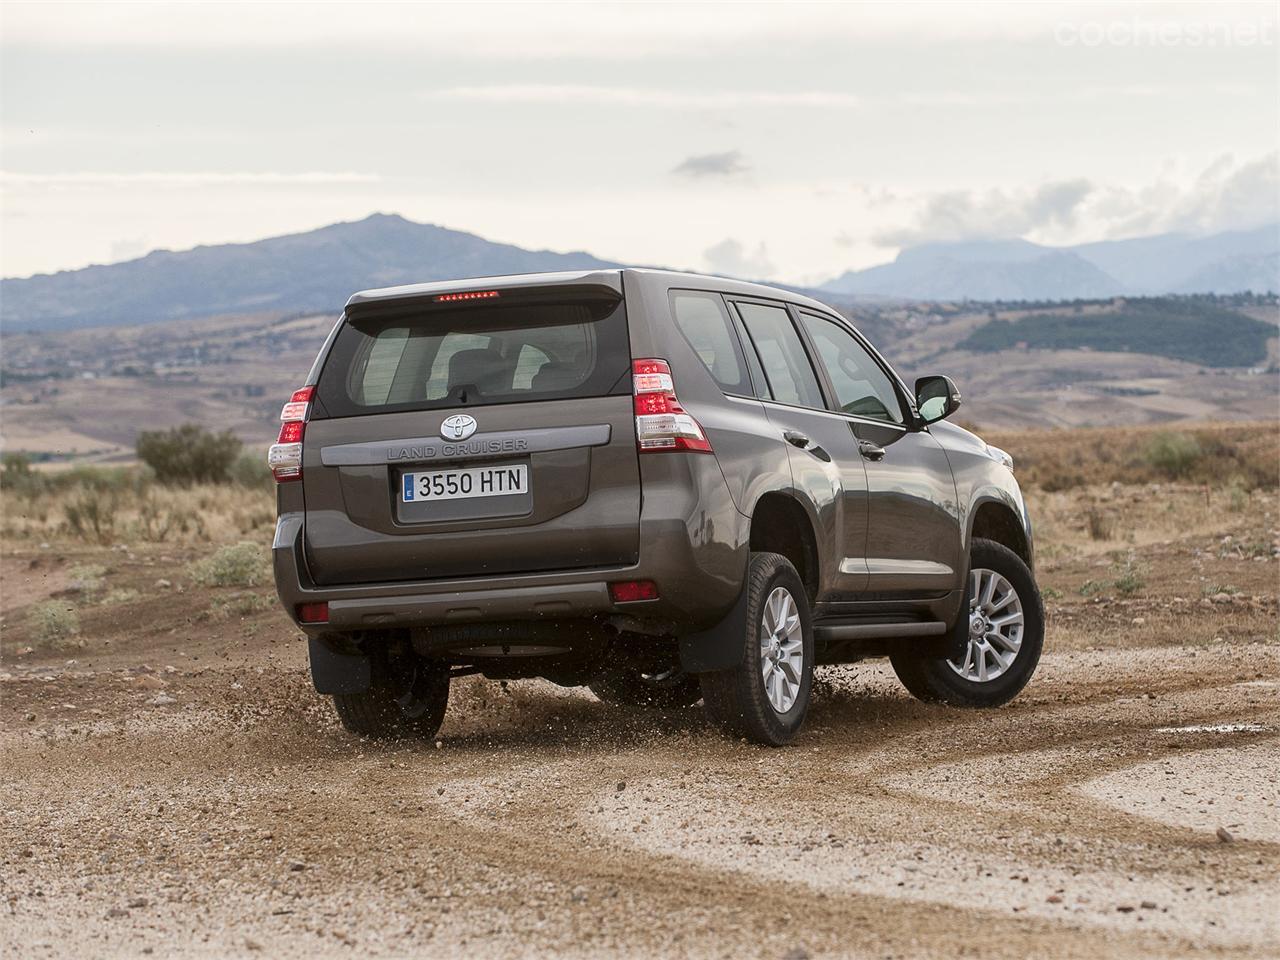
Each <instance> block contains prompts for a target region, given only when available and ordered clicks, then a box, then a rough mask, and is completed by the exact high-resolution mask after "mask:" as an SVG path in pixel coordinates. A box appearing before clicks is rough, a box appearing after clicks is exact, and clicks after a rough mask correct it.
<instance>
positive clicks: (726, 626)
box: [680, 585, 747, 673]
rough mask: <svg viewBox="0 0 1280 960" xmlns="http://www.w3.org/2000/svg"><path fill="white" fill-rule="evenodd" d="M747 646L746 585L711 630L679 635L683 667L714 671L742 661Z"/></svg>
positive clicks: (681, 666)
mask: <svg viewBox="0 0 1280 960" xmlns="http://www.w3.org/2000/svg"><path fill="white" fill-rule="evenodd" d="M746 650H747V588H746V586H745V585H744V586H743V588H742V592H741V593H739V594H738V600H737V602H736V603H735V604H734V605H733V608H732V609H731V610H730V611H729V613H728V615H727V616H726V617H725V618H724V619H723V620H721V621H720V622H719V623H717V624H716V625H715V626H714V627H711V628H710V629H708V630H703V631H700V632H698V633H691V634H688V635H687V636H683V637H681V638H680V669H681V670H683V671H684V672H685V673H714V672H715V671H717V670H729V669H732V668H733V667H736V666H738V665H739V664H741V663H742V660H743V657H745V656H746Z"/></svg>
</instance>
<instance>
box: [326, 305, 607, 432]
mask: <svg viewBox="0 0 1280 960" xmlns="http://www.w3.org/2000/svg"><path fill="white" fill-rule="evenodd" d="M630 364H631V358H630V350H629V348H628V344H627V328H626V317H625V315H624V310H623V306H622V304H621V303H613V302H608V303H604V302H596V301H578V302H568V303H545V302H541V303H533V304H529V303H526V304H510V305H503V306H487V305H486V306H473V305H467V306H464V307H457V308H453V307H451V308H445V309H441V308H439V307H423V308H422V309H420V310H418V311H416V312H414V311H409V312H405V311H404V310H398V311H396V312H394V313H391V312H387V313H385V314H372V315H365V316H361V317H356V318H351V319H348V321H347V322H346V323H344V324H343V327H342V329H341V330H340V331H339V333H338V337H337V340H335V341H334V344H333V350H332V351H331V352H330V354H329V357H328V359H327V360H326V361H325V365H324V370H323V372H322V373H321V374H320V382H319V385H318V390H317V392H318V394H319V399H320V406H321V407H322V408H323V412H324V413H326V414H328V415H329V416H337V417H346V416H359V415H361V414H366V413H390V412H394V411H397V410H428V409H432V408H435V407H468V406H484V405H486V404H494V403H520V402H522V401H527V400H557V399H567V398H572V397H602V396H607V395H609V394H611V393H616V392H621V393H626V392H628V391H629V390H630V380H629V378H628V376H627V374H628V372H629V370H630Z"/></svg>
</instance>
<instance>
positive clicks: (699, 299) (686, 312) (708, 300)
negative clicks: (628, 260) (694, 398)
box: [671, 290, 751, 396]
mask: <svg viewBox="0 0 1280 960" xmlns="http://www.w3.org/2000/svg"><path fill="white" fill-rule="evenodd" d="M671 314H672V316H673V317H675V321H676V327H677V328H678V329H679V330H680V333H681V334H683V335H684V338H685V339H686V340H688V341H689V345H690V346H691V347H693V350H694V352H695V353H697V355H698V359H700V360H701V361H702V365H703V366H704V367H706V368H707V370H708V372H710V374H711V377H712V379H714V380H715V382H716V383H718V384H719V385H720V389H721V390H723V391H724V392H725V393H735V394H738V395H740V396H749V395H750V394H751V381H750V380H748V379H747V371H746V368H745V366H744V365H743V361H742V352H741V348H740V347H739V345H738V338H737V335H736V334H735V333H734V332H733V329H732V327H730V325H729V316H728V314H727V313H725V309H724V301H723V300H721V299H720V295H719V294H715V293H698V292H696V291H693V290H672V291H671Z"/></svg>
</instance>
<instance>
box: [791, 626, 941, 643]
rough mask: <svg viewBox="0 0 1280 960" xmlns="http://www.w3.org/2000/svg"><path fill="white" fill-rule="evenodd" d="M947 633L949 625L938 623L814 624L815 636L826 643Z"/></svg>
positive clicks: (932, 635) (936, 635) (933, 635)
mask: <svg viewBox="0 0 1280 960" xmlns="http://www.w3.org/2000/svg"><path fill="white" fill-rule="evenodd" d="M946 632H947V625H946V624H945V623H942V622H937V623H847V624H832V625H830V626H827V625H824V624H821V623H818V624H814V627H813V636H814V638H815V639H817V640H821V641H825V642H826V643H837V642H839V643H843V642H844V641H846V640H889V639H897V638H899V637H938V636H941V635H942V634H944V633H946Z"/></svg>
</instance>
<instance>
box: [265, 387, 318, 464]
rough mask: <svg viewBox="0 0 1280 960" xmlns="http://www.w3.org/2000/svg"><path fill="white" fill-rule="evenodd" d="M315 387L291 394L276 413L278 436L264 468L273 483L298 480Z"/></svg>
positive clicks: (269, 451)
mask: <svg viewBox="0 0 1280 960" xmlns="http://www.w3.org/2000/svg"><path fill="white" fill-rule="evenodd" d="M315 389H316V388H315V387H303V388H302V389H301V390H295V391H293V396H292V397H290V398H289V402H288V403H286V404H285V405H284V409H282V410H281V411H280V419H281V421H283V422H282V423H281V424H280V436H279V437H277V438H276V442H275V443H273V444H272V445H271V449H270V450H268V451H267V466H269V467H270V468H271V474H272V476H274V477H275V478H276V483H286V482H288V481H290V480H301V479H302V435H303V434H304V433H306V431H307V420H308V419H309V418H310V417H311V395H312V394H313V393H315Z"/></svg>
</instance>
